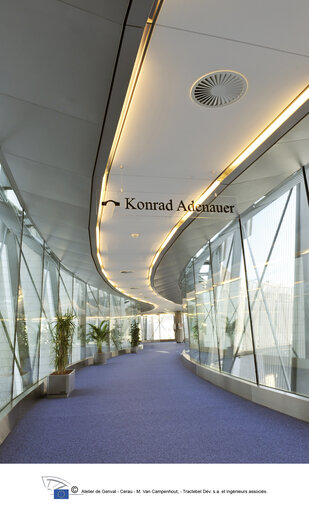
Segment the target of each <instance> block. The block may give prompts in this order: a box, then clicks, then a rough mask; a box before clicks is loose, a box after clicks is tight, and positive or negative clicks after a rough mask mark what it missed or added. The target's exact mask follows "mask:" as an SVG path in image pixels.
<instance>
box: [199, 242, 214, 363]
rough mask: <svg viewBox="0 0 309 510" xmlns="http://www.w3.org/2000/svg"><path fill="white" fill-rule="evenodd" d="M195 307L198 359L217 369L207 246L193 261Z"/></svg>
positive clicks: (212, 291)
mask: <svg viewBox="0 0 309 510" xmlns="http://www.w3.org/2000/svg"><path fill="white" fill-rule="evenodd" d="M194 270H195V284H196V293H195V296H196V308H197V321H198V328H199V343H200V360H201V363H203V364H204V365H208V366H210V367H211V368H215V369H219V353H218V342H217V331H216V320H215V308H214V306H215V304H214V287H213V276H212V268H211V263H210V251H209V247H208V246H207V248H205V249H204V251H203V252H202V253H201V254H200V255H199V257H198V259H197V260H196V261H195V263H194Z"/></svg>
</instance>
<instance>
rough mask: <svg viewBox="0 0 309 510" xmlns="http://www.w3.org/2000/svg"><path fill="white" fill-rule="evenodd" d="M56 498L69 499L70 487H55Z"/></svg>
mask: <svg viewBox="0 0 309 510" xmlns="http://www.w3.org/2000/svg"><path fill="white" fill-rule="evenodd" d="M54 499H69V490H68V489H55V490H54Z"/></svg>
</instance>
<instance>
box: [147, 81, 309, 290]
mask: <svg viewBox="0 0 309 510" xmlns="http://www.w3.org/2000/svg"><path fill="white" fill-rule="evenodd" d="M308 99H309V86H308V87H306V88H305V89H304V90H303V91H302V92H301V93H300V94H299V95H298V96H297V97H296V98H295V99H294V100H293V101H292V103H290V104H289V105H288V106H287V107H286V108H285V109H284V110H283V112H281V113H280V114H279V115H278V117H276V118H275V120H273V122H272V123H271V124H269V126H267V127H266V128H265V129H264V131H262V133H261V134H260V135H259V136H257V138H255V140H253V142H251V144H250V145H248V147H247V148H246V149H245V150H244V151H243V152H241V154H240V155H239V156H238V157H237V158H236V159H234V160H233V161H232V163H231V164H230V165H229V166H228V167H227V168H226V169H225V170H224V171H223V172H222V173H221V174H220V175H219V176H218V178H217V179H216V180H215V181H214V182H213V183H212V184H211V185H210V186H209V187H208V188H207V189H206V191H204V193H203V194H202V195H201V196H200V197H199V199H198V200H197V201H196V202H194V203H195V205H200V204H202V203H203V202H204V201H205V200H206V198H208V197H209V196H210V195H211V193H212V192H213V191H215V189H216V188H217V187H218V186H219V185H220V184H221V183H222V182H223V181H224V180H225V179H226V177H228V176H229V175H230V174H231V173H232V172H234V170H236V168H238V167H239V165H240V164H241V163H243V162H244V161H245V160H246V159H247V158H248V157H249V156H250V155H251V154H253V152H254V151H255V150H256V149H257V148H258V147H260V146H261V145H262V143H264V142H265V141H266V140H267V139H268V138H269V137H270V136H271V135H272V134H273V133H274V132H275V131H277V129H278V128H279V127H280V126H282V124H283V123H284V122H286V121H287V120H288V118H289V117H291V115H293V113H295V112H296V111H297V110H298V109H299V108H300V107H301V106H302V105H303V104H304V103H305V102H306V101H307V100H308ZM193 213H194V211H188V212H187V213H186V214H185V215H184V216H183V217H182V218H181V219H180V220H179V221H178V223H177V224H176V225H175V227H174V228H173V229H172V230H171V231H170V232H169V234H168V235H167V237H166V238H165V239H164V241H163V243H162V244H161V246H160V248H159V249H158V250H157V252H156V254H155V256H154V257H153V259H152V262H151V264H150V267H149V274H148V279H149V285H150V287H151V288H152V286H151V277H152V272H153V269H154V266H155V264H156V262H157V260H158V258H159V256H160V254H161V253H162V251H163V250H164V248H165V247H166V246H167V245H168V243H169V242H170V241H171V240H172V238H173V237H174V235H175V234H176V232H177V230H178V229H179V228H180V227H181V225H183V224H184V223H185V221H187V220H188V219H189V218H190V216H191V215H192V214H193ZM152 290H154V289H153V288H152ZM156 294H157V292H156Z"/></svg>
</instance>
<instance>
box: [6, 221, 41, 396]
mask: <svg viewBox="0 0 309 510" xmlns="http://www.w3.org/2000/svg"><path fill="white" fill-rule="evenodd" d="M34 230H35V229H34V227H33V226H32V224H31V222H30V220H29V219H28V218H27V217H25V218H24V228H23V238H22V254H21V262H20V284H19V293H18V307H17V322H16V340H15V352H16V358H17V359H18V361H19V366H20V369H21V372H20V371H19V370H17V371H16V372H15V374H14V393H13V397H15V396H16V395H18V394H19V393H21V392H22V391H24V390H26V389H27V388H29V387H30V386H31V385H32V384H34V383H35V382H36V381H37V380H38V375H39V374H38V361H39V349H40V333H41V292H42V269H43V267H42V265H43V262H42V260H43V240H41V239H40V237H39V234H38V233H36V235H35V236H33V233H34Z"/></svg>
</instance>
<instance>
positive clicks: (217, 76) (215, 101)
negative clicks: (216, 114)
mask: <svg viewBox="0 0 309 510" xmlns="http://www.w3.org/2000/svg"><path fill="white" fill-rule="evenodd" d="M247 88H248V82H247V79H246V78H245V77H244V76H243V75H242V74H240V73H238V72H236V71H214V72H212V73H208V74H205V76H202V78H199V79H198V80H197V81H196V82H195V83H194V84H193V86H192V88H191V98H192V99H193V101H194V102H195V103H197V104H199V105H201V106H206V107H209V108H218V107H219V106H227V105H229V104H231V103H235V101H238V99H240V98H241V97H242V96H243V95H244V94H245V92H246V91H247Z"/></svg>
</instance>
